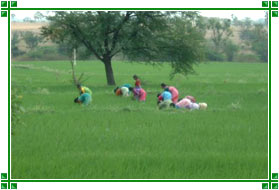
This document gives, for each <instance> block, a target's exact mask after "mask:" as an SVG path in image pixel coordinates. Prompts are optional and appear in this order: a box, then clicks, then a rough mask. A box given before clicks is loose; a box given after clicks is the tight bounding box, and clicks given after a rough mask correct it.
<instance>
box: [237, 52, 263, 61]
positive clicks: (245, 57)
mask: <svg viewBox="0 0 279 190" xmlns="http://www.w3.org/2000/svg"><path fill="white" fill-rule="evenodd" d="M234 61H236V62H261V60H260V58H259V56H258V55H255V54H243V53H242V54H238V55H237V56H236V57H235V59H234Z"/></svg>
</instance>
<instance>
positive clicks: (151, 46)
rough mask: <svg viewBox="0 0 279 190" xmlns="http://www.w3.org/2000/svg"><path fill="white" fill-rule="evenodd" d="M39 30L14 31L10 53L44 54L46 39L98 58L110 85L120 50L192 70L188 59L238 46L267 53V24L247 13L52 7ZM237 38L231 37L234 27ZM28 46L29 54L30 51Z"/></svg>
mask: <svg viewBox="0 0 279 190" xmlns="http://www.w3.org/2000/svg"><path fill="white" fill-rule="evenodd" d="M46 19H47V21H48V25H46V26H44V27H42V29H41V33H40V34H35V33H32V32H23V33H16V32H14V33H13V36H12V41H11V45H12V56H13V57H17V56H20V55H23V54H24V52H23V51H22V50H20V49H19V48H18V44H19V42H20V39H22V40H23V41H24V42H25V44H26V45H27V47H28V50H27V52H25V53H27V54H30V55H33V56H36V53H34V52H36V51H37V53H38V54H39V53H41V54H42V55H45V54H44V53H42V52H44V51H50V49H48V48H46V47H45V48H43V47H41V46H38V45H39V44H40V43H43V42H44V41H46V40H48V41H49V40H50V41H52V42H54V43H56V44H57V46H56V49H53V48H52V49H51V51H52V52H53V53H57V54H59V55H64V56H65V57H69V58H70V57H71V55H72V52H73V49H76V50H77V52H78V58H79V59H90V58H94V59H98V60H100V61H101V62H102V63H103V64H104V67H105V71H106V77H107V84H109V85H114V84H115V80H114V75H113V68H112V64H113V59H114V58H115V57H117V56H121V57H122V58H124V59H127V60H131V61H141V62H145V63H150V64H161V63H167V64H170V65H171V67H172V73H171V74H172V76H173V75H175V74H176V73H182V74H185V75H186V74H188V73H192V72H194V70H193V65H194V64H197V63H199V62H202V61H205V60H208V61H234V60H235V59H236V56H237V55H239V54H240V53H239V52H242V51H241V50H243V49H244V50H246V51H248V52H251V53H252V54H251V55H252V56H253V55H254V56H255V57H257V59H258V60H259V61H261V62H267V59H268V40H267V38H268V35H267V24H266V22H263V23H256V22H253V21H252V20H250V19H245V20H238V19H237V18H236V17H232V19H221V18H206V17H202V16H201V15H200V14H199V13H198V12H161V11H141V12H137V11H121V12H117V11H93V12H92V11H88V12H56V13H55V15H54V16H48V17H47V18H46ZM235 28H237V29H238V32H239V39H240V41H238V42H236V41H235V40H233V37H234V35H235V34H234V29H235ZM32 52H33V54H32Z"/></svg>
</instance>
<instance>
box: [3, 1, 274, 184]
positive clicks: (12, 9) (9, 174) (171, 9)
mask: <svg viewBox="0 0 279 190" xmlns="http://www.w3.org/2000/svg"><path fill="white" fill-rule="evenodd" d="M6 2H7V6H6V7H5V6H4V7H1V11H7V17H8V97H9V99H8V173H7V179H1V183H6V184H7V185H8V186H7V188H8V189H11V188H12V189H14V188H13V187H11V183H13V184H12V186H13V185H14V184H15V185H16V183H17V182H262V187H263V189H266V188H264V185H267V183H268V189H273V188H272V184H274V183H278V177H277V179H274V178H273V177H272V176H273V174H274V173H273V174H272V173H271V172H272V171H271V17H272V11H278V6H277V7H276V6H272V5H273V3H274V2H276V1H262V3H268V6H265V7H264V6H263V7H262V8H17V1H6ZM11 2H12V3H16V6H15V7H11ZM1 3H2V2H1ZM262 5H264V4H262ZM277 5H278V1H277ZM16 10H21V11H22V10H37V11H39V10H49V11H67V10H73V11H75V10H80V11H90V10H91V11H105V10H114V11H122V10H135V11H142V10H145V11H148V10H157V11H202V10H247V11H249V10H264V11H268V13H269V14H268V21H269V22H268V23H269V24H268V28H269V33H268V35H269V56H268V57H269V60H268V64H269V70H268V71H269V79H268V81H269V85H268V87H269V118H268V121H269V127H268V129H269V133H268V137H269V142H268V143H269V144H268V145H269V146H268V151H269V155H268V157H269V158H268V161H269V164H268V179H263V180H261V179H259V180H253V179H250V180H245V179H244V180H241V179H236V180H234V179H231V180H227V179H224V180H222V179H219V180H216V179H212V180H210V179H201V180H199V179H197V180H193V179H189V180H187V179H183V180H177V179H174V180H164V179H156V180H152V179H151V180H141V179H131V180H113V179H105V180H94V179H84V180H82V179H76V180H75V179H65V180H64V179H46V180H44V179H38V180H36V179H33V180H28V179H27V180H25V179H11V123H10V117H11V116H10V105H11V102H10V95H11V94H10V93H11V92H10V87H11V75H10V66H11V57H10V55H11V52H10V51H11V50H10V46H11V43H10V41H11V35H10V32H11V11H16ZM277 13H278V12H277ZM277 15H278V14H277ZM276 174H277V173H276ZM277 176H278V174H277Z"/></svg>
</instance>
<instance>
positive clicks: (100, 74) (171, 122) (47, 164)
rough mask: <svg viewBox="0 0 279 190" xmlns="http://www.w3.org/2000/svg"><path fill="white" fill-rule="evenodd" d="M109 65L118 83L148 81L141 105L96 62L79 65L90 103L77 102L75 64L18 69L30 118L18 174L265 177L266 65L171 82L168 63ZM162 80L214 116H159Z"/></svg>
mask: <svg viewBox="0 0 279 190" xmlns="http://www.w3.org/2000/svg"><path fill="white" fill-rule="evenodd" d="M22 66H27V67H22ZM113 66H114V72H115V78H116V82H117V83H118V84H119V85H121V84H123V83H131V84H133V83H134V81H133V80H132V75H133V74H138V75H139V76H140V77H141V78H142V81H143V87H144V89H146V91H147V93H148V95H147V101H146V102H145V103H139V102H136V101H132V100H131V99H130V98H126V99H125V98H121V97H116V96H114V95H113V93H112V92H113V87H109V86H106V79H105V74H104V66H103V65H102V64H101V63H99V62H93V63H92V62H79V63H78V67H77V70H78V72H79V73H81V72H85V76H86V77H89V79H88V80H87V81H86V82H85V85H86V86H88V87H90V88H91V89H92V90H93V102H92V104H91V105H90V106H88V107H81V106H79V105H76V104H74V103H73V99H74V98H75V97H76V96H77V95H78V91H77V89H76V88H75V87H74V86H73V85H72V83H71V82H70V81H71V73H70V71H71V70H70V63H69V62H66V61H65V62H15V63H13V67H12V85H13V87H17V88H20V90H21V92H20V93H21V95H23V106H24V108H25V113H23V114H22V121H23V124H21V125H20V126H17V128H16V129H15V135H13V136H12V178H24V179H27V178H43V179H44V178H47V179H48V178H53V179H54V178H55V179H57V178H67V179H76V178H86V179H97V178H98V179H100V178H101V179H112V178H113V179H122V178H126V179H131V178H133V179H143V178H150V179H151V178H152V179H164V178H171V179H174V178H176V179H182V178H183V179H190V178H191V179H193V178H195V179H201V178H203V179H213V178H218V179H239V178H242V179H246V178H251V179H258V178H261V179H262V178H267V173H268V150H267V148H268V142H267V139H268V138H267V137H268V134H267V131H268V85H267V82H268V75H267V71H268V70H267V69H268V68H267V64H248V63H247V64H246V63H210V64H201V65H199V66H198V67H196V72H197V74H196V75H191V76H188V77H187V78H185V77H183V76H180V75H178V76H176V77H175V78H174V79H173V80H172V81H170V80H169V73H170V68H169V67H168V66H163V67H152V66H147V65H144V64H138V63H134V64H130V63H125V62H116V63H114V65H113ZM161 82H165V83H167V84H171V85H174V86H176V87H177V88H178V89H179V92H180V94H181V96H185V95H193V96H195V97H196V98H197V100H198V101H199V102H207V103H208V110H206V111H201V110H197V111H186V110H174V109H170V110H160V111H159V110H158V109H157V107H156V94H157V93H158V92H160V91H161V89H160V86H159V85H160V83H161Z"/></svg>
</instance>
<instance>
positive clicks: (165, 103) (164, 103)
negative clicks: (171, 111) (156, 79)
mask: <svg viewBox="0 0 279 190" xmlns="http://www.w3.org/2000/svg"><path fill="white" fill-rule="evenodd" d="M157 97H158V107H159V109H164V108H168V107H170V105H171V103H172V100H171V99H172V95H171V92H170V91H169V90H168V89H165V90H164V92H163V93H161V94H158V95H157Z"/></svg>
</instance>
